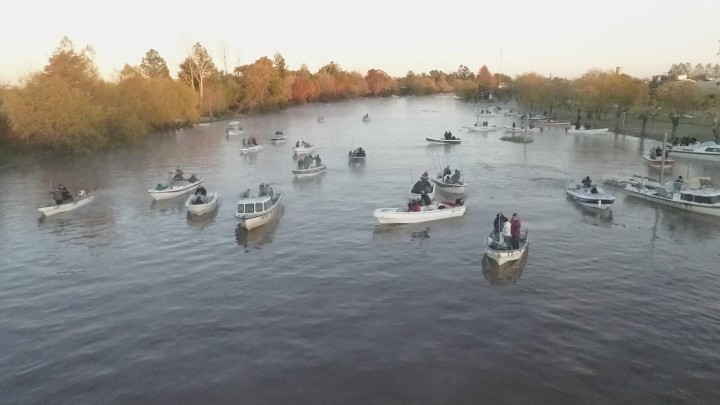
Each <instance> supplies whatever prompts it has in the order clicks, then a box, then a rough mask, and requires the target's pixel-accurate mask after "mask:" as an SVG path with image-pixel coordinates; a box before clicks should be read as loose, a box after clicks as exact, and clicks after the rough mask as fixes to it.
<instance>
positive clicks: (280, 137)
mask: <svg viewBox="0 0 720 405" xmlns="http://www.w3.org/2000/svg"><path fill="white" fill-rule="evenodd" d="M285 140H287V136H286V135H285V134H284V133H283V131H276V132H275V135H273V137H272V138H270V142H276V143H279V142H285Z"/></svg>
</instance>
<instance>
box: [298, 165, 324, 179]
mask: <svg viewBox="0 0 720 405" xmlns="http://www.w3.org/2000/svg"><path fill="white" fill-rule="evenodd" d="M325 169H327V166H325V165H320V166H314V165H313V166H310V167H309V168H307V169H295V170H293V171H292V173H293V174H294V175H295V177H297V178H298V179H301V178H303V177H311V176H316V175H318V174H320V173H322V172H324V171H325Z"/></svg>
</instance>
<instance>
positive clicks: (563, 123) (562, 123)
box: [543, 120, 572, 126]
mask: <svg viewBox="0 0 720 405" xmlns="http://www.w3.org/2000/svg"><path fill="white" fill-rule="evenodd" d="M571 123H572V121H570V120H557V121H556V120H547V121H545V122H544V123H543V124H544V125H556V126H568V125H570V124H571Z"/></svg>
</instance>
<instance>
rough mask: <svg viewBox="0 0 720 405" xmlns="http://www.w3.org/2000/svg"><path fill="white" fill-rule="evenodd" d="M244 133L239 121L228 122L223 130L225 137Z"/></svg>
mask: <svg viewBox="0 0 720 405" xmlns="http://www.w3.org/2000/svg"><path fill="white" fill-rule="evenodd" d="M244 133H245V130H244V129H243V127H242V126H241V125H240V121H230V122H228V124H227V127H226V128H225V134H226V135H227V136H229V137H230V136H238V135H242V134H244Z"/></svg>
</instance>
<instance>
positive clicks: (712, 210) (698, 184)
mask: <svg viewBox="0 0 720 405" xmlns="http://www.w3.org/2000/svg"><path fill="white" fill-rule="evenodd" d="M703 180H708V179H707V178H705V179H691V180H689V181H687V182H684V181H683V182H681V181H678V180H675V181H670V182H665V183H662V184H658V183H656V182H651V183H650V184H648V183H649V182H647V180H646V179H642V178H633V179H631V180H630V181H628V182H627V183H626V184H625V188H623V189H622V190H623V191H624V192H625V193H626V194H627V195H629V196H632V197H635V198H640V199H642V200H646V201H650V202H654V203H657V204H661V205H666V206H669V207H675V208H679V209H681V210H685V211H690V212H696V213H699V214H705V215H712V216H720V189H717V188H714V187H707V186H705V185H703V182H702V181H703Z"/></svg>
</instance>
